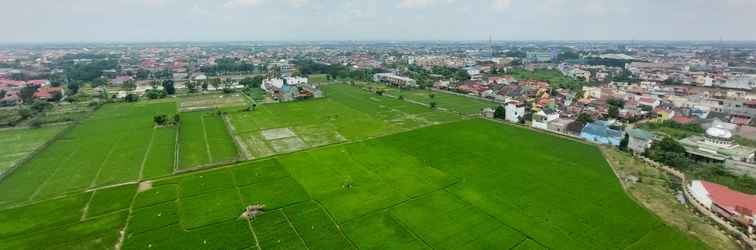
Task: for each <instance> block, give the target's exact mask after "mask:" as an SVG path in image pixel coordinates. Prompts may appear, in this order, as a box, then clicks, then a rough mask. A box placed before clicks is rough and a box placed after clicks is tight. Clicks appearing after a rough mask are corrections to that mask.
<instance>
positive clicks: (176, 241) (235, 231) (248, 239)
mask: <svg viewBox="0 0 756 250" xmlns="http://www.w3.org/2000/svg"><path fill="white" fill-rule="evenodd" d="M177 246H181V247H180V248H186V249H246V248H249V247H254V246H255V239H254V237H253V236H252V233H251V231H250V230H249V224H248V223H247V222H246V221H243V220H230V221H224V222H221V223H217V224H214V225H210V226H207V227H202V228H198V229H196V230H190V231H185V230H182V229H181V228H180V227H179V226H178V225H171V226H167V227H163V228H159V229H156V230H153V231H150V232H147V233H142V234H138V235H130V236H127V238H126V239H125V242H124V245H123V249H175V248H176V247H177Z"/></svg>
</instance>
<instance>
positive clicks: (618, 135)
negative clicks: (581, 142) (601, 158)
mask: <svg viewBox="0 0 756 250" xmlns="http://www.w3.org/2000/svg"><path fill="white" fill-rule="evenodd" d="M624 136H625V135H624V133H623V132H622V131H619V130H614V129H612V128H610V127H609V124H608V123H607V122H605V121H596V122H593V123H590V124H586V125H585V127H583V130H582V131H581V132H580V137H582V138H583V139H585V140H587V141H590V142H594V143H598V144H609V145H614V146H619V145H620V142H621V141H622V138H623V137H624Z"/></svg>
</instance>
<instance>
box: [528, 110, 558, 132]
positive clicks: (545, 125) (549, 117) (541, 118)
mask: <svg viewBox="0 0 756 250" xmlns="http://www.w3.org/2000/svg"><path fill="white" fill-rule="evenodd" d="M556 119H559V112H557V111H556V110H552V109H542V110H541V111H538V113H535V114H533V124H532V126H533V127H534V128H540V129H543V130H548V129H549V122H551V121H553V120H556Z"/></svg>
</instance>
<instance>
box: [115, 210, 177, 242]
mask: <svg viewBox="0 0 756 250" xmlns="http://www.w3.org/2000/svg"><path fill="white" fill-rule="evenodd" d="M178 222H179V216H178V206H177V205H176V202H165V203H160V204H158V205H155V206H151V207H145V208H138V209H134V211H133V212H131V216H130V218H129V226H128V228H127V229H126V234H127V235H128V237H131V236H132V235H136V234H140V233H144V232H147V231H152V230H155V229H158V228H163V227H166V226H169V225H174V224H177V223H178Z"/></svg>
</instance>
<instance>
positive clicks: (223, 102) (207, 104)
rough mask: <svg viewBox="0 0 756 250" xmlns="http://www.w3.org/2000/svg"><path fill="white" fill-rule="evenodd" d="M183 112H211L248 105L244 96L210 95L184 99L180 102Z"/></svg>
mask: <svg viewBox="0 0 756 250" xmlns="http://www.w3.org/2000/svg"><path fill="white" fill-rule="evenodd" d="M179 105H180V111H181V112H191V111H198V110H210V109H218V108H227V107H241V106H246V105H247V100H246V99H245V97H244V96H242V94H238V93H231V94H209V95H196V96H189V97H182V98H181V99H180V101H179Z"/></svg>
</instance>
